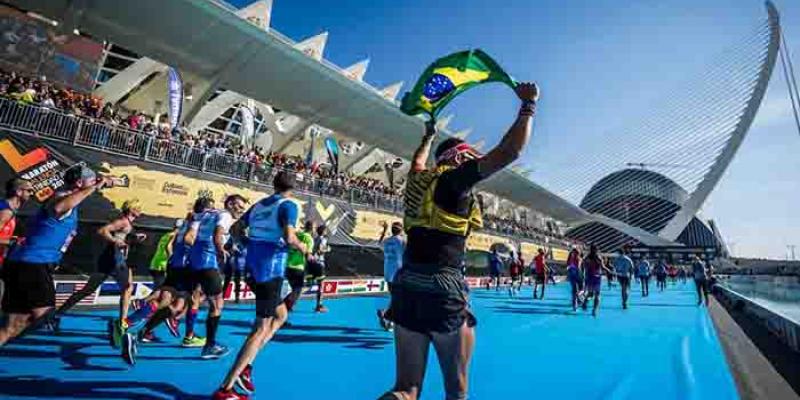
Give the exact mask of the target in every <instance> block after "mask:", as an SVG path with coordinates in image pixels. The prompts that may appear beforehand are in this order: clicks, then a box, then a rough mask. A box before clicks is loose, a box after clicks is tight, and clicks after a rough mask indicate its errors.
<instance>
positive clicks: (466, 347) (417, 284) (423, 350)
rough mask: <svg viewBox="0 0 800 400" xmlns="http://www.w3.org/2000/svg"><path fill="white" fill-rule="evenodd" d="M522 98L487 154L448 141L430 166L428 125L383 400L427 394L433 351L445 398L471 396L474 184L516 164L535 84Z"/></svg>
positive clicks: (414, 176) (416, 173)
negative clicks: (468, 264) (469, 257)
mask: <svg viewBox="0 0 800 400" xmlns="http://www.w3.org/2000/svg"><path fill="white" fill-rule="evenodd" d="M515 90H516V92H517V95H518V96H519V98H520V99H521V100H522V101H523V103H522V107H521V109H520V111H519V115H518V117H517V119H516V121H515V122H514V124H513V125H512V126H511V128H510V129H509V131H508V133H506V134H505V136H504V137H503V138H502V139H501V141H500V144H499V145H498V146H497V147H495V148H494V149H492V150H491V151H490V152H489V153H488V154H487V155H486V156H485V157H482V158H480V159H477V160H476V159H475V158H476V156H477V154H476V153H475V151H474V150H472V148H471V147H470V146H469V145H468V144H467V143H465V142H464V141H463V140H460V139H457V138H448V139H445V140H444V141H442V142H441V143H440V144H439V145H438V147H437V149H436V152H435V154H434V156H435V159H436V167H435V169H433V170H427V168H426V162H427V159H428V156H429V153H430V149H431V144H432V142H433V139H434V138H435V134H436V130H435V122H433V121H430V122H429V123H428V124H427V129H426V134H425V136H424V138H423V140H422V144H421V145H420V147H419V148H418V149H417V151H416V152H415V154H414V157H413V159H412V160H413V161H412V166H411V171H410V172H409V174H408V178H407V180H406V189H405V221H404V223H403V225H404V227H405V229H406V232H407V233H408V243H407V247H406V252H405V259H404V260H403V261H404V262H403V269H402V270H401V271H400V273H399V274H398V275H397V277H395V282H394V284H393V285H392V291H393V292H392V306H391V308H392V318H393V319H394V322H395V332H394V333H395V346H396V347H395V348H396V351H395V355H396V359H397V363H396V372H397V377H396V381H395V386H394V388H393V389H392V391H391V392H388V393H386V394H384V395H383V396H381V399H389V400H396V399H403V400H405V399H416V398H417V397H418V396H419V393H420V390H421V389H422V381H423V377H424V375H425V367H426V364H427V360H428V350H429V347H430V345H431V343H432V344H433V347H434V349H435V350H436V353H437V355H438V358H439V363H440V366H441V369H442V375H443V377H444V379H443V380H444V387H445V393H446V396H445V397H447V398H448V399H465V398H466V397H467V376H468V369H469V361H470V358H471V356H472V350H473V345H474V340H475V330H474V326H475V324H476V321H475V318H474V317H473V316H472V314H471V313H470V312H469V310H468V308H467V307H468V304H467V297H466V296H467V295H466V293H465V291H464V276H463V273H462V270H461V268H462V267H463V265H464V258H465V253H466V241H467V238H468V237H469V235H470V232H472V230H473V229H477V228H479V227H481V226H482V225H483V222H482V218H481V211H480V207H479V206H478V202H477V199H476V198H475V195H474V194H473V193H472V189H473V187H474V186H475V185H476V184H477V183H478V182H480V181H482V180H484V179H486V178H488V177H489V176H491V175H492V174H494V173H495V172H497V171H500V170H501V169H503V168H504V167H506V166H507V165H509V164H510V163H512V162H513V161H514V160H515V159H516V158H518V157H519V155H520V154H521V153H522V150H523V149H524V148H525V145H526V144H527V142H528V139H529V138H530V131H531V122H532V117H533V114H534V109H535V102H536V99H537V98H538V89H537V88H536V85H535V84H529V83H521V84H519V85H518V86H517V87H516V89H515Z"/></svg>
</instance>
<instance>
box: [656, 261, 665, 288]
mask: <svg viewBox="0 0 800 400" xmlns="http://www.w3.org/2000/svg"><path fill="white" fill-rule="evenodd" d="M655 273H656V286H658V290H659V291H660V292H663V291H664V289H666V288H667V261H666V260H664V259H663V258H662V259H660V260H658V264H657V265H656V268H655Z"/></svg>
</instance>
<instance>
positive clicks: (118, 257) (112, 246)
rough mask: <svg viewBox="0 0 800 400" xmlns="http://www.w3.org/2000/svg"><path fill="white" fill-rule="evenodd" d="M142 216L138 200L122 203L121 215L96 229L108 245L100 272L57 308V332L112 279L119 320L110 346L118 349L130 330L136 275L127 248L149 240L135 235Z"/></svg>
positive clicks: (111, 327)
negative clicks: (71, 312)
mask: <svg viewBox="0 0 800 400" xmlns="http://www.w3.org/2000/svg"><path fill="white" fill-rule="evenodd" d="M141 213H142V207H141V205H140V204H139V201H138V200H136V199H132V200H127V201H125V202H124V203H122V207H121V208H120V215H119V216H118V217H116V218H114V219H113V220H111V222H109V223H107V224H106V225H103V226H102V227H100V229H98V230H97V235H98V236H100V239H102V240H103V242H105V243H104V247H103V250H102V252H101V253H100V256H99V257H98V258H97V271H96V272H93V273H92V274H91V275H89V280H88V282H86V285H84V286H83V288H81V290H79V291H77V292H75V293H73V294H72V296H70V297H69V299H67V301H65V302H64V304H62V305H61V307H59V308H58V310H57V311H56V313H55V315H54V316H53V317H52V324H53V326H54V327H55V328H56V329H58V327H59V326H60V316H61V315H62V314H64V313H66V312H67V311H69V310H70V309H71V308H72V307H74V306H75V304H78V303H79V302H80V301H81V300H83V299H84V298H86V296H89V295H91V294H94V292H95V291H96V290H97V288H98V287H100V285H102V284H103V282H105V280H106V279H108V278H109V277H112V276H113V277H114V280H115V281H116V282H117V286H119V291H120V298H119V306H118V307H119V309H118V310H119V312H118V315H117V318H114V319H111V320H109V321H108V326H107V332H108V337H109V342H110V344H111V346H112V347H119V345H120V340H121V339H122V336H123V335H124V334H125V332H126V331H127V330H128V325H129V324H128V318H127V316H128V308H129V306H130V301H131V293H132V285H131V281H132V280H133V272H132V271H131V269H130V268H129V267H128V264H127V260H128V248H129V247H130V245H132V244H138V243H141V242H142V241H143V240H144V239H145V238H146V237H147V236H146V235H145V234H143V233H140V234H133V233H132V232H133V221H135V220H136V218H138V217H139V215H141Z"/></svg>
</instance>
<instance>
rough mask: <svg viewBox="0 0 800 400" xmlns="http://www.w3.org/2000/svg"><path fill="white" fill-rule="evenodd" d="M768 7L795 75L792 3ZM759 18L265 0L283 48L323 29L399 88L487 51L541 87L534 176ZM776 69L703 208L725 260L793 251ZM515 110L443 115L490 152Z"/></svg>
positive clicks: (745, 1) (744, 9)
mask: <svg viewBox="0 0 800 400" xmlns="http://www.w3.org/2000/svg"><path fill="white" fill-rule="evenodd" d="M249 2H250V1H248V0H239V1H232V3H234V4H237V5H241V4H243V3H249ZM776 4H777V6H778V8H779V10H780V11H781V13H782V24H783V26H784V31H785V35H786V38H787V41H788V43H789V46H790V51H791V52H792V54H794V55H795V57H794V58H795V62H796V63H797V64H798V65H799V66H800V47H798V46H800V4H794V5H793V4H792V2H790V1H787V0H779V1H776ZM763 18H765V10H764V7H763V3H762V2H761V1H757V0H735V1H734V0H704V1H697V0H694V1H689V0H669V1H668V0H643V1H619V0H595V1H577V0H562V1H556V0H537V1H530V0H503V1H496V0H495V1H490V0H460V1H458V2H452V1H431V0H425V1H423V0H403V1H395V0H391V1H390V0H369V1H367V0H339V1H337V2H331V1H329V0H291V1H290V0H274V6H273V13H272V27H273V28H275V29H277V30H278V31H280V32H282V33H284V34H285V35H287V36H289V37H291V38H293V39H295V40H301V39H304V38H306V37H310V36H313V35H314V34H317V33H320V32H323V31H327V32H329V41H328V45H327V48H326V50H325V57H326V58H327V59H329V60H331V61H332V62H334V63H335V64H337V65H340V66H342V67H346V66H348V65H351V64H353V63H356V62H358V61H360V60H362V59H364V58H369V59H370V65H369V70H368V71H367V74H366V77H365V80H366V81H367V82H369V83H371V84H373V85H375V86H377V87H383V86H386V85H389V84H391V83H394V82H397V81H405V82H406V86H405V87H404V90H407V89H409V87H410V85H412V84H413V82H414V81H415V80H416V79H417V77H418V75H419V73H420V72H421V71H422V69H424V67H425V66H426V65H427V64H429V63H430V62H431V61H433V60H434V59H435V58H437V57H440V56H442V55H445V54H447V53H449V52H453V51H457V50H461V49H465V48H474V47H480V48H482V49H484V50H486V51H487V52H488V53H489V54H491V55H492V56H493V57H494V58H496V59H497V60H498V61H499V62H500V63H501V65H503V66H504V68H505V69H506V70H507V71H509V72H510V73H511V74H512V75H514V76H515V77H516V78H517V79H519V80H535V81H537V82H538V83H539V84H540V86H541V88H542V92H543V96H542V102H541V105H540V110H539V115H538V116H537V121H536V125H535V132H534V138H533V141H532V143H531V145H530V146H529V148H528V150H527V151H526V153H525V156H524V157H525V160H524V162H525V163H526V164H528V165H530V166H532V167H533V168H534V170H535V171H534V173H533V175H532V177H533V179H534V180H536V177H537V172H536V170H544V169H546V168H548V166H552V165H554V164H555V163H557V162H563V158H564V157H563V155H564V154H569V153H570V152H569V151H568V149H570V148H571V147H574V146H577V144H585V143H593V142H596V141H598V140H602V139H598V138H602V135H603V133H604V132H608V131H609V130H610V129H614V128H616V127H624V126H626V123H628V124H630V123H632V122H634V121H637V120H638V119H639V118H641V117H642V116H644V115H645V114H647V111H648V109H647V105H648V104H652V103H654V102H656V101H657V100H658V93H662V92H664V91H666V90H669V89H670V88H671V87H673V86H674V85H676V84H680V83H681V82H683V81H686V80H687V78H691V77H693V76H697V75H698V74H699V72H700V71H702V69H703V68H704V66H705V65H707V64H708V63H709V62H710V61H711V60H712V59H713V56H714V55H717V54H719V53H720V52H722V51H723V50H725V49H726V48H730V47H731V45H732V44H734V43H735V41H736V40H737V39H738V38H743V37H744V36H746V34H747V33H748V32H750V31H751V30H752V28H754V27H755V26H756V25H757V24H758V23H759V22H760V21H761V20H762V19H763ZM781 73H782V71H781V70H779V69H777V68H776V70H775V74H773V78H772V82H771V83H770V89H769V91H768V93H767V96H766V98H765V99H764V102H763V104H762V108H761V110H760V111H759V115H758V117H757V119H756V122H755V123H754V125H753V127H752V129H751V131H750V133H749V134H748V137H747V138H746V140H745V142H744V143H743V145H742V147H741V148H740V150H739V153H738V155H737V157H736V159H735V160H734V162H733V163H732V164H731V166H730V168H729V170H728V172H727V173H726V175H725V176H724V177H723V180H722V182H721V183H720V185H719V186H718V187H717V189H716V191H715V192H714V193H713V194H712V196H711V198H710V199H709V201H708V202H706V204H705V206H704V209H703V216H704V217H706V218H714V219H715V220H716V221H717V223H718V225H719V227H720V229H721V230H722V233H723V234H724V236H725V237H726V239H727V240H728V242H729V243H730V244H732V247H733V250H734V252H735V253H736V254H737V255H742V256H760V257H771V258H784V257H785V256H786V252H787V249H786V245H787V244H797V245H799V246H800V215H798V213H797V212H793V211H794V210H796V209H797V206H796V205H797V204H798V201H797V199H798V198H800V185H798V184H797V181H798V177H800V157H798V156H797V154H798V151H800V136H799V135H798V134H797V132H796V130H793V129H794V128H793V124H792V117H791V109H790V108H789V102H788V96H787V92H786V90H785V83H784V81H783V77H782V75H781ZM516 104H517V101H516V100H515V98H514V96H513V94H512V93H511V92H510V91H509V90H508V89H507V88H504V87H502V86H487V87H483V88H480V89H477V90H474V91H472V92H467V93H466V94H465V95H464V96H463V98H459V99H457V100H456V101H455V102H454V103H453V104H452V105H451V106H450V107H449V108H448V110H447V112H452V113H454V114H455V119H454V120H453V122H452V123H451V128H455V129H462V128H472V129H473V130H474V132H473V134H472V135H471V136H470V138H471V139H472V140H473V141H476V140H477V139H479V138H484V139H486V141H487V144H489V145H491V144H494V143H496V142H497V140H499V138H500V136H501V135H502V133H503V132H504V130H505V129H506V128H507V126H508V124H509V123H510V122H511V120H512V119H513V117H514V115H515V111H516ZM615 156H616V157H620V155H614V154H610V155H609V157H615ZM791 206H795V207H791Z"/></svg>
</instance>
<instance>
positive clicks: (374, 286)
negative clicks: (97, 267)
mask: <svg viewBox="0 0 800 400" xmlns="http://www.w3.org/2000/svg"><path fill="white" fill-rule="evenodd" d="M465 281H466V282H467V285H469V287H480V286H484V285H485V284H486V281H487V278H479V277H467V278H466V279H465ZM85 284H86V280H80V279H63V280H61V279H57V280H56V281H55V285H56V305H61V304H62V303H64V302H65V301H66V300H67V299H68V298H69V297H70V296H71V295H72V294H73V293H75V292H77V291H79V290H81V289H82V288H83V287H84V285H85ZM152 290H153V283H152V282H149V281H147V282H134V284H133V298H135V299H141V298H145V297H147V296H148V295H149V294H150V293H151V292H152ZM318 291H319V285H317V284H314V285H312V286H306V287H305V288H303V294H302V295H303V296H307V297H312V296H315V295H316V294H317V292H318ZM387 292H388V288H387V286H386V282H385V281H384V280H383V279H382V278H364V279H362V278H331V279H326V280H325V281H323V283H322V293H323V295H325V296H356V295H373V294H382V293H387ZM240 294H241V297H240V298H241V299H242V300H255V294H254V293H253V292H252V291H251V290H250V287H249V286H247V284H246V283H245V282H242V286H241V292H240ZM119 296H120V288H119V286H118V285H117V283H116V282H104V283H103V284H102V285H100V287H98V288H97V290H95V291H94V293H92V294H91V295H89V296H86V298H84V299H83V300H81V302H80V303H78V305H81V306H113V305H117V304H119ZM223 296H224V298H225V300H233V298H234V293H233V283H231V284H230V285H228V286H227V287H226V288H225V290H224V292H223Z"/></svg>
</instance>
